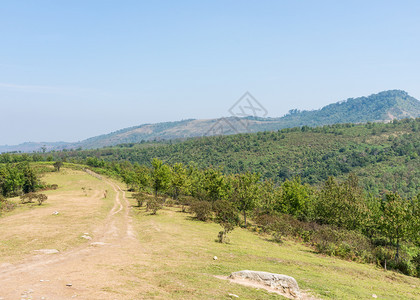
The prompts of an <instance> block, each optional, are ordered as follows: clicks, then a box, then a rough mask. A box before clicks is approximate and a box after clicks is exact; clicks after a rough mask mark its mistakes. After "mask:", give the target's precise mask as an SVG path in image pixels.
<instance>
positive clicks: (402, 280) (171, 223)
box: [130, 208, 420, 299]
mask: <svg viewBox="0 0 420 300" xmlns="http://www.w3.org/2000/svg"><path fill="white" fill-rule="evenodd" d="M133 213H134V215H135V217H136V220H137V228H138V234H139V239H140V241H141V243H142V245H143V247H142V251H145V252H146V253H147V257H148V258H147V261H138V262H136V263H135V264H133V265H132V267H131V269H130V272H132V273H133V275H135V276H138V278H139V281H142V280H145V281H148V282H149V283H150V284H151V285H152V286H153V287H154V289H152V291H150V296H154V295H155V296H158V297H159V298H160V297H163V298H166V297H167V298H174V299H182V298H195V299H214V298H218V299H225V298H226V297H227V295H228V294H229V293H233V294H236V295H238V296H240V298H241V299H271V298H276V297H278V295H273V294H269V293H267V292H265V291H255V290H254V289H252V288H249V287H242V286H239V285H236V284H233V283H229V282H224V281H223V280H220V279H218V278H215V277H214V276H213V275H229V274H230V273H231V272H233V271H239V270H259V271H267V272H274V273H280V274H286V275H289V276H292V277H294V278H295V279H296V280H297V281H298V283H299V285H300V287H301V289H303V290H307V291H310V293H312V294H313V295H315V296H317V297H319V298H323V299H324V298H325V299H370V298H372V295H373V294H376V295H377V296H378V298H379V299H419V298H420V280H419V279H416V278H411V277H407V276H403V275H400V274H397V273H394V272H385V271H383V270H380V269H378V268H376V267H374V266H372V265H365V264H359V263H354V262H347V261H343V260H339V259H335V258H331V257H325V256H322V255H319V254H316V253H314V252H313V251H312V250H311V249H309V248H307V247H305V246H303V245H301V244H297V243H295V242H293V241H288V242H285V243H283V244H282V245H279V244H277V243H273V242H270V241H268V240H267V239H266V238H265V237H262V236H259V235H256V234H254V233H252V232H249V231H248V230H245V229H235V230H234V231H233V232H232V233H231V234H230V240H231V243H230V244H219V243H216V242H215V239H216V237H217V233H218V232H219V231H220V226H219V225H217V224H214V223H204V222H199V221H195V220H194V219H192V218H191V217H190V216H189V215H188V214H185V213H181V212H180V211H179V208H165V209H164V210H161V211H159V212H158V215H156V216H153V215H149V214H148V213H146V212H145V211H144V210H143V209H138V208H137V209H135V210H134V211H133ZM213 256H217V257H218V259H217V260H213ZM133 285H135V284H134V283H133Z"/></svg>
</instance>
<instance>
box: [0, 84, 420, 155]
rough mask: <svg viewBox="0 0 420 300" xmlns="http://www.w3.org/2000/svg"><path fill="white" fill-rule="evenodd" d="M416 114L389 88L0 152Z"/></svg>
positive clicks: (416, 106) (418, 113) (418, 104)
mask: <svg viewBox="0 0 420 300" xmlns="http://www.w3.org/2000/svg"><path fill="white" fill-rule="evenodd" d="M417 117H420V101H419V100H417V99H415V98H413V97H411V96H409V95H408V94H407V93H406V92H404V91H400V90H391V91H384V92H380V93H378V94H374V95H370V96H368V97H360V98H350V99H347V100H345V101H341V102H337V103H334V104H330V105H327V106H325V107H323V108H321V109H319V110H313V111H298V110H291V111H290V112H289V113H288V114H287V115H285V116H283V117H280V118H257V117H248V118H242V119H239V118H235V117H230V118H221V119H208V120H194V119H190V120H183V121H177V122H164V123H157V124H143V125H140V126H135V127H130V128H126V129H122V130H119V131H116V132H112V133H109V134H105V135H100V136H97V137H92V138H89V139H87V140H84V141H81V142H77V143H44V144H41V143H25V144H22V145H19V146H0V152H7V151H23V152H32V151H42V147H43V146H44V145H45V147H46V149H47V150H61V149H76V148H83V149H94V148H102V147H106V146H114V145H118V144H125V143H139V142H142V141H153V140H171V139H172V140H173V139H186V138H191V137H200V136H210V135H218V134H222V135H230V134H236V133H245V132H260V131H273V130H279V129H283V128H292V127H297V126H311V127H313V126H322V125H330V124H339V123H365V122H389V121H391V120H393V119H403V118H417Z"/></svg>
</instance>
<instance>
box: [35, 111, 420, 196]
mask: <svg viewBox="0 0 420 300" xmlns="http://www.w3.org/2000/svg"><path fill="white" fill-rule="evenodd" d="M419 127H420V119H404V120H402V121H396V120H395V121H393V122H392V123H387V124H385V123H367V124H359V125H356V124H338V125H328V126H323V127H315V128H311V127H307V126H305V127H295V128H292V129H283V130H279V131H273V132H259V133H251V134H239V135H231V136H214V137H202V138H195V139H190V140H187V141H183V142H178V143H173V142H159V143H142V144H128V145H121V146H118V147H112V148H103V149H98V150H83V151H65V152H54V153H50V154H45V155H44V158H45V157H47V156H49V159H55V160H56V159H64V160H68V161H74V162H84V161H85V160H86V159H87V158H89V163H90V164H91V165H92V166H100V165H101V161H109V162H121V161H124V160H127V161H130V162H133V163H138V164H141V165H142V164H144V165H149V164H150V161H151V159H152V158H154V157H157V158H159V159H162V160H163V161H165V162H167V163H170V164H173V163H176V162H182V163H185V164H190V163H191V162H193V164H195V165H197V166H198V167H200V168H206V167H208V166H210V165H212V166H219V167H221V168H222V170H223V171H224V172H225V173H242V172H245V171H252V172H259V173H260V174H262V176H263V178H272V179H274V180H275V181H277V182H282V181H284V180H285V179H287V178H292V177H294V176H300V177H301V178H302V181H303V182H304V183H310V184H315V185H318V184H321V183H323V182H324V181H325V180H326V179H327V178H328V176H335V177H338V178H345V177H346V176H347V175H348V174H349V173H350V172H354V173H356V174H357V175H358V176H359V177H360V179H361V182H362V184H363V185H364V187H365V188H366V190H367V191H369V192H371V193H373V194H375V195H377V194H382V193H385V192H386V191H398V192H399V193H401V194H403V195H406V196H414V195H415V194H416V193H418V189H419V186H420V159H419V155H420V130H419ZM44 158H43V157H42V156H41V155H39V159H44Z"/></svg>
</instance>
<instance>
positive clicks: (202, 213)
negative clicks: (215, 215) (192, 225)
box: [190, 201, 212, 221]
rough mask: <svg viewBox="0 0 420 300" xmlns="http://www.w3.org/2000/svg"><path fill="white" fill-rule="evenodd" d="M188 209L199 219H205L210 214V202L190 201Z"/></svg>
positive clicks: (208, 217)
mask: <svg viewBox="0 0 420 300" xmlns="http://www.w3.org/2000/svg"><path fill="white" fill-rule="evenodd" d="M190 211H191V212H192V213H194V214H195V217H196V218H197V219H198V220H200V221H207V220H208V219H210V217H211V215H212V210H211V204H210V203H209V202H208V201H195V202H193V203H191V205H190Z"/></svg>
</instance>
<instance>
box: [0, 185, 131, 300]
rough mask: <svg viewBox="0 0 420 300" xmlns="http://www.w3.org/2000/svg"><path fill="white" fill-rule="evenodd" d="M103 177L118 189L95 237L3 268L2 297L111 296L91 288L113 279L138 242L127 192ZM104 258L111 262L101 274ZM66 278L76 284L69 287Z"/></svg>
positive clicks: (0, 287)
mask: <svg viewBox="0 0 420 300" xmlns="http://www.w3.org/2000/svg"><path fill="white" fill-rule="evenodd" d="M102 180H103V181H104V182H106V183H107V184H108V185H109V186H110V187H112V189H113V190H114V191H115V199H114V205H113V207H112V209H111V210H110V211H109V213H108V215H107V217H106V218H105V220H104V222H103V223H102V224H101V225H100V226H98V227H97V228H95V229H94V230H93V233H94V236H95V238H94V239H92V240H90V241H88V242H87V243H86V244H84V245H83V246H80V247H77V248H74V249H71V250H69V251H66V252H63V253H59V254H52V255H34V256H32V257H31V258H29V259H26V260H25V261H23V262H21V263H19V264H16V265H8V266H3V267H1V268H0V299H4V300H9V299H11V300H12V299H72V298H76V297H77V298H78V299H99V298H96V297H100V298H101V299H111V298H112V297H109V295H108V293H106V292H101V291H100V289H99V290H98V289H97V288H93V289H92V288H91V287H92V286H95V285H98V284H99V285H100V284H101V280H103V279H104V278H106V279H108V280H109V279H111V278H112V277H111V276H112V273H113V272H112V268H113V267H115V265H114V264H116V265H119V264H121V265H124V264H128V263H130V259H129V256H127V255H126V253H131V252H133V251H135V249H136V248H137V247H138V246H139V245H138V240H137V238H136V235H135V233H134V230H133V227H132V220H131V217H130V204H129V201H128V199H127V198H126V194H125V192H124V191H123V190H122V189H121V188H120V186H119V185H118V184H116V183H114V182H112V181H111V180H108V179H102ZM98 195H100V193H98ZM98 197H100V196H98ZM127 240H129V241H130V242H127ZM102 257H103V258H105V257H107V258H108V260H109V261H110V262H111V264H110V265H107V266H106V267H104V270H103V272H104V273H102V274H98V271H97V266H98V265H101V263H103V260H102V259H101V258H102ZM112 263H114V264H112ZM108 273H109V274H108ZM91 274H93V275H94V276H93V277H92V275H91ZM95 275H96V277H95ZM115 279H117V278H115ZM66 281H73V282H75V283H77V284H72V286H71V287H69V286H66V284H68V283H66ZM111 281H112V280H111ZM105 283H106V282H104V284H105ZM76 286H77V287H79V288H76ZM89 287H90V288H89ZM25 293H26V294H25ZM89 295H90V296H89ZM93 295H95V296H94V297H95V298H92V297H93ZM112 299H115V297H114V298H112Z"/></svg>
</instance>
